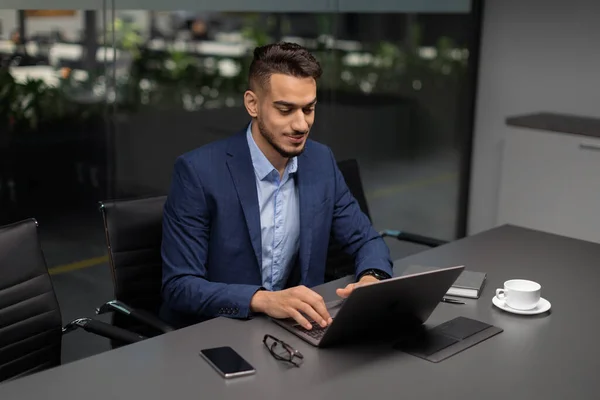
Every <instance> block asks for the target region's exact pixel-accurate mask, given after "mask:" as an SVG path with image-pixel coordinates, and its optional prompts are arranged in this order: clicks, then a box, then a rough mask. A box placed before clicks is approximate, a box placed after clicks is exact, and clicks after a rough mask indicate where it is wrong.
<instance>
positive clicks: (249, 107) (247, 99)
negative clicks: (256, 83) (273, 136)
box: [244, 90, 258, 118]
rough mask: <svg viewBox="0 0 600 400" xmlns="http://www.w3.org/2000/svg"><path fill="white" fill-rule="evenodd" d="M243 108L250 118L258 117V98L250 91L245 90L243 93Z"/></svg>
mask: <svg viewBox="0 0 600 400" xmlns="http://www.w3.org/2000/svg"><path fill="white" fill-rule="evenodd" d="M244 106H245V107H246V111H248V114H250V116H251V117H252V118H256V117H257V116H258V96H257V95H256V93H254V92H253V91H252V90H246V92H245V93H244Z"/></svg>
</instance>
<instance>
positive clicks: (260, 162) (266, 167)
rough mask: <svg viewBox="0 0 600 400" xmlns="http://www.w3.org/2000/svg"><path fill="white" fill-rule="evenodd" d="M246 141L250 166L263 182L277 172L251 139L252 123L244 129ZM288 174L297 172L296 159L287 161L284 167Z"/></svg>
mask: <svg viewBox="0 0 600 400" xmlns="http://www.w3.org/2000/svg"><path fill="white" fill-rule="evenodd" d="M246 139H247V140H248V147H249V148H250V157H251V158H252V165H253V166H254V171H255V172H256V176H257V177H258V179H259V180H261V181H262V180H264V179H265V178H266V177H267V176H268V175H269V174H270V173H271V172H273V171H277V170H276V169H275V167H273V164H271V162H270V161H269V160H268V159H267V157H266V156H265V155H264V154H263V152H262V151H261V150H260V149H259V148H258V145H257V144H256V142H255V141H254V138H253V137H252V122H251V123H249V124H248V128H247V129H246ZM285 168H286V171H287V173H288V174H293V173H295V172H297V171H298V158H297V157H292V158H290V160H289V161H288V164H287V166H286V167H285Z"/></svg>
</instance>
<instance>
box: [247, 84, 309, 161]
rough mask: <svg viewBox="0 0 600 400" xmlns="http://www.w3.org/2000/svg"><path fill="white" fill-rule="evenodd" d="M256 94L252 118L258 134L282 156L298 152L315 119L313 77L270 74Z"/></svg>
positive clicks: (302, 147)
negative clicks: (255, 122) (254, 111)
mask: <svg viewBox="0 0 600 400" xmlns="http://www.w3.org/2000/svg"><path fill="white" fill-rule="evenodd" d="M256 95H257V96H258V99H257V104H256V119H257V122H258V128H259V131H260V133H261V135H262V137H263V138H264V139H265V140H266V141H267V142H268V143H269V144H270V145H271V146H272V147H273V148H274V149H275V150H276V151H277V152H278V153H279V154H280V155H281V156H282V157H286V158H290V157H294V156H297V155H299V154H301V153H302V151H304V146H305V145H306V139H307V138H308V133H309V131H310V128H311V127H312V124H313V122H314V120H315V105H316V102H317V83H316V82H315V80H314V79H313V78H296V77H293V76H289V75H283V74H273V75H271V79H270V84H269V85H268V86H267V87H266V88H262V89H261V90H259V93H256Z"/></svg>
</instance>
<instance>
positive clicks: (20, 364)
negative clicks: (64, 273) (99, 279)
mask: <svg viewBox="0 0 600 400" xmlns="http://www.w3.org/2000/svg"><path fill="white" fill-rule="evenodd" d="M61 343H62V317H61V314H60V308H59V305H58V301H57V299H56V295H55V293H54V287H53V286H52V281H51V280H50V275H49V274H48V269H47V266H46V261H45V259H44V254H43V253H42V249H41V246H40V242H39V239H38V235H37V223H36V221H35V220H33V219H29V220H26V221H22V222H17V223H15V224H12V225H7V226H3V227H0V381H4V380H7V379H12V378H17V377H20V376H23V375H28V374H31V373H34V372H38V371H41V370H44V369H47V368H51V367H54V366H57V365H59V364H60V352H61Z"/></svg>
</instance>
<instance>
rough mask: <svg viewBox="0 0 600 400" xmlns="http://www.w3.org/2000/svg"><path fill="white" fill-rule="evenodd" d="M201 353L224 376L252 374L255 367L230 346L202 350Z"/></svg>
mask: <svg viewBox="0 0 600 400" xmlns="http://www.w3.org/2000/svg"><path fill="white" fill-rule="evenodd" d="M200 355H201V356H202V357H203V358H204V359H205V360H206V361H207V362H208V363H209V364H210V365H211V366H212V367H213V368H214V369H216V370H217V372H218V373H219V374H221V376H223V377H224V378H236V377H238V376H246V375H252V374H253V373H255V372H256V370H255V369H254V367H252V365H250V363H248V361H246V360H244V358H242V356H240V355H239V354H238V353H237V352H236V351H235V350H234V349H232V348H231V347H229V346H225V347H214V348H212V349H204V350H200Z"/></svg>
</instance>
